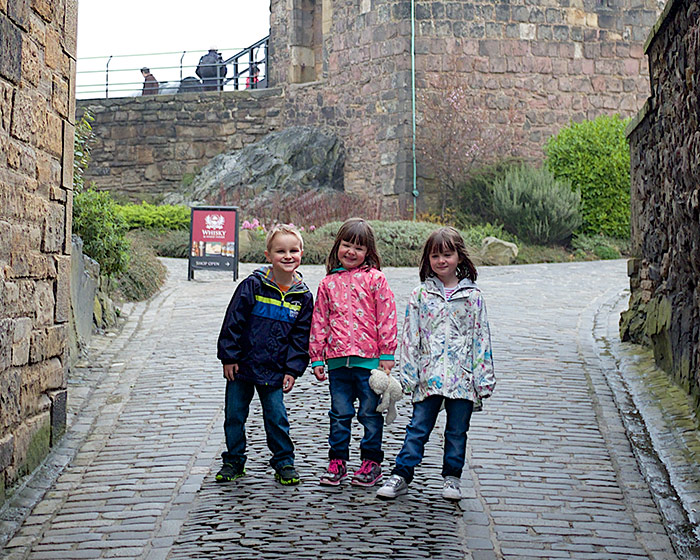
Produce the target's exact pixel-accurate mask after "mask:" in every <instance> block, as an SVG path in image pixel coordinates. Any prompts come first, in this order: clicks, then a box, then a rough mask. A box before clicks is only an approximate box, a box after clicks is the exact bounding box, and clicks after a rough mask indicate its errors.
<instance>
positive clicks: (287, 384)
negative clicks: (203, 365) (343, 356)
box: [216, 225, 313, 485]
mask: <svg viewBox="0 0 700 560" xmlns="http://www.w3.org/2000/svg"><path fill="white" fill-rule="evenodd" d="M266 245H267V250H266V251H265V257H266V258H267V260H268V261H270V263H271V264H270V265H267V266H264V267H262V268H260V269H258V270H256V271H255V272H253V274H251V275H250V276H248V278H246V279H245V280H243V281H242V282H241V283H240V284H239V285H238V287H237V288H236V291H235V293H234V294H233V298H231V303H229V306H228V309H227V310H226V317H225V318H224V323H223V325H222V327H221V333H220V334H219V341H218V345H217V346H218V351H217V357H218V358H219V360H221V363H222V364H223V366H224V377H225V378H226V403H225V409H224V412H225V419H224V434H225V436H226V451H224V452H223V453H222V454H221V457H222V459H223V463H224V464H223V466H222V467H221V470H220V471H219V472H218V473H217V475H216V480H217V482H231V481H233V480H236V479H237V478H239V477H241V476H243V475H244V474H245V468H244V467H245V461H246V454H245V451H246V437H245V421H246V419H247V417H248V411H249V408H250V402H251V400H252V399H253V393H254V392H255V391H257V392H258V397H259V398H260V403H261V404H262V408H263V422H264V424H265V433H266V434H267V445H268V447H269V448H270V451H271V452H272V459H271V460H270V465H271V466H272V468H273V469H274V470H275V480H277V481H278V482H280V483H281V484H285V485H288V484H298V483H299V474H298V473H297V471H296V469H295V468H294V444H293V443H292V440H291V438H290V437H289V420H288V419H287V410H286V408H285V406H284V399H283V393H288V392H289V391H291V390H292V388H293V387H294V382H295V380H296V378H297V377H299V376H300V375H301V374H302V373H304V370H305V369H306V366H307V365H308V363H309V331H310V329H311V314H312V311H313V296H312V295H311V292H310V291H309V288H308V287H307V286H306V284H304V282H303V281H302V278H301V274H299V273H298V272H296V270H297V268H298V267H299V265H300V264H301V255H302V253H303V250H304V242H303V240H302V238H301V234H300V233H299V231H298V230H297V229H296V228H295V227H293V226H288V225H277V226H275V227H274V228H273V229H272V230H271V231H270V232H269V233H268V234H267V240H266Z"/></svg>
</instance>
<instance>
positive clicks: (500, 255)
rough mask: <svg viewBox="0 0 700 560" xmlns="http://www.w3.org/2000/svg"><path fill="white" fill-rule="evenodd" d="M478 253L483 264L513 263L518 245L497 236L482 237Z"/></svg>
mask: <svg viewBox="0 0 700 560" xmlns="http://www.w3.org/2000/svg"><path fill="white" fill-rule="evenodd" d="M479 254H480V256H481V260H482V262H483V263H484V264H490V265H506V264H513V263H514V262H515V258H516V257H517V256H518V246H517V245H516V244H515V243H510V242H509V241H503V240H502V239H498V238H497V237H484V240H483V241H482V242H481V250H480V251H479Z"/></svg>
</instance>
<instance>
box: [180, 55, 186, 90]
mask: <svg viewBox="0 0 700 560" xmlns="http://www.w3.org/2000/svg"><path fill="white" fill-rule="evenodd" d="M186 52H187V51H182V56H181V57H180V83H182V59H183V58H185V53H186Z"/></svg>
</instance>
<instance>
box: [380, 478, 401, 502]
mask: <svg viewBox="0 0 700 560" xmlns="http://www.w3.org/2000/svg"><path fill="white" fill-rule="evenodd" d="M407 492H408V483H407V482H406V479H405V478H404V477H402V476H399V475H398V474H392V475H391V476H390V477H389V479H388V480H387V481H386V482H385V483H384V484H383V485H382V487H381V488H380V489H379V490H377V497H379V498H387V499H389V500H393V499H394V498H396V496H402V495H403V494H406V493H407Z"/></svg>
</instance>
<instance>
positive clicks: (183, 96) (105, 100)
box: [77, 82, 317, 106]
mask: <svg viewBox="0 0 700 560" xmlns="http://www.w3.org/2000/svg"><path fill="white" fill-rule="evenodd" d="M312 83H317V82H312ZM305 85H308V84H305ZM283 91H284V90H283V88H281V87H279V86H276V87H271V88H260V89H240V90H236V91H197V92H190V93H168V94H163V95H136V96H134V97H90V98H86V99H78V100H77V102H78V105H89V104H90V103H99V104H100V105H104V106H109V105H125V104H128V103H149V102H154V101H155V102H156V103H169V102H171V101H178V100H182V101H190V100H192V99H202V98H205V99H206V98H208V97H210V98H212V99H214V98H215V97H220V98H228V97H262V98H265V97H274V96H276V95H281V94H282V93H283Z"/></svg>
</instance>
